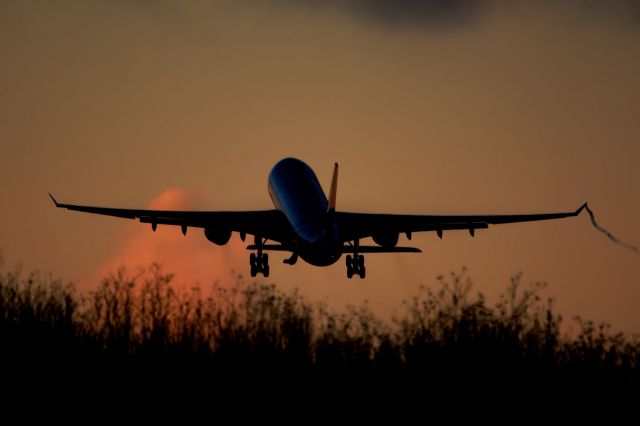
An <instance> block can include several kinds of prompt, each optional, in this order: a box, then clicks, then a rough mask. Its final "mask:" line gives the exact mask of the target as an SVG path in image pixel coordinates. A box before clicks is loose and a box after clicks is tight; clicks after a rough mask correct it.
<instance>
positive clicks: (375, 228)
mask: <svg viewBox="0 0 640 426" xmlns="http://www.w3.org/2000/svg"><path fill="white" fill-rule="evenodd" d="M586 206H587V203H585V204H583V205H582V206H581V207H580V208H578V209H577V210H575V211H572V212H564V213H538V214H516V215H394V214H376V213H349V212H336V221H337V224H338V227H339V229H340V232H341V237H342V239H343V241H351V240H355V239H359V238H366V237H372V236H376V235H381V234H400V233H407V234H410V233H412V232H425V231H435V232H437V233H438V234H439V235H440V236H441V235H442V232H443V231H445V230H460V229H462V230H469V231H470V232H471V234H472V235H473V233H474V232H475V230H476V229H484V228H488V227H489V225H498V224H504V223H517V222H532V221H540V220H550V219H561V218H566V217H572V216H577V215H578V214H580V212H581V211H582V209H584V208H585V207H586Z"/></svg>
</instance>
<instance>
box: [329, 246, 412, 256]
mask: <svg viewBox="0 0 640 426" xmlns="http://www.w3.org/2000/svg"><path fill="white" fill-rule="evenodd" d="M356 251H357V252H358V253H359V254H361V253H422V250H420V249H419V248H416V247H389V248H386V247H381V246H358V248H357V249H356V248H355V247H354V246H349V245H346V246H344V247H342V252H343V253H355V252H356Z"/></svg>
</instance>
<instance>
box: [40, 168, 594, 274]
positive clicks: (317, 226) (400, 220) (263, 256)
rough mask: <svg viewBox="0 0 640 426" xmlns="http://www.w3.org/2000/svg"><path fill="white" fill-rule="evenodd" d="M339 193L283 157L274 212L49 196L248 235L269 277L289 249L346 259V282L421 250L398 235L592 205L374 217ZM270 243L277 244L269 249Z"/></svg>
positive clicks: (148, 219)
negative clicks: (373, 256) (368, 261)
mask: <svg viewBox="0 0 640 426" xmlns="http://www.w3.org/2000/svg"><path fill="white" fill-rule="evenodd" d="M337 189H338V163H336V164H335V166H334V169H333V178H332V181H331V188H330V192H329V199H327V197H326V195H325V193H324V191H323V190H322V187H321V186H320V183H319V182H318V178H317V177H316V175H315V173H314V172H313V170H312V169H311V167H309V166H308V165H307V164H305V163H304V162H302V161H300V160H298V159H295V158H285V159H283V160H280V161H279V162H278V163H277V164H276V165H275V166H274V167H273V169H272V170H271V172H270V173H269V180H268V190H269V196H270V197H271V200H272V201H273V204H274V206H275V209H273V210H261V211H215V212H210V211H165V210H132V209H118V208H108V207H91V206H79V205H71V204H62V203H58V201H56V199H55V198H54V197H53V195H51V194H49V196H50V197H51V199H52V200H53V202H54V204H55V205H56V207H59V208H65V209H69V210H76V211H80V212H86V213H95V214H101V215H107V216H115V217H122V218H127V219H139V220H140V222H142V223H149V224H151V229H153V231H155V230H156V228H157V226H158V225H176V226H180V227H181V228H182V233H183V234H186V233H187V228H188V227H194V228H203V229H204V235H205V237H206V238H207V239H208V240H209V241H211V242H212V243H214V244H217V245H225V244H226V243H227V242H228V241H229V239H230V238H231V233H232V232H238V233H240V238H241V239H242V241H245V238H246V236H247V234H249V235H253V236H254V243H253V244H251V245H249V246H247V249H248V250H251V251H255V253H253V252H252V253H251V254H250V255H249V264H250V267H251V276H252V277H255V276H256V275H257V274H262V275H263V276H265V277H268V276H269V257H268V254H267V253H265V252H266V251H284V252H290V253H291V257H289V258H288V259H285V260H284V261H283V262H284V263H286V264H289V265H293V264H295V263H296V261H297V260H298V257H301V258H302V259H303V260H305V261H306V262H307V263H309V264H311V265H315V266H328V265H332V264H334V263H335V262H337V261H338V260H339V259H340V257H341V256H342V255H343V254H347V256H346V266H347V277H348V278H352V277H353V275H359V276H360V278H364V277H365V274H366V269H365V265H364V256H363V253H420V252H421V250H420V249H418V248H415V247H399V246H398V239H399V236H400V234H404V235H406V237H407V239H409V240H411V236H412V233H414V232H425V231H435V232H436V233H437V235H438V237H440V238H442V234H443V232H444V231H445V230H468V231H469V233H470V234H471V236H472V237H473V236H474V235H475V231H476V229H485V228H488V227H489V225H497V224H502V223H514V222H529V221H537V220H548V219H560V218H565V217H570V216H577V215H578V214H580V212H581V211H582V210H583V209H584V208H585V207H587V203H584V204H583V205H582V206H581V207H580V208H579V209H578V210H576V211H574V212H566V213H546V214H519V215H469V216H442V215H439V216H434V215H397V214H376V213H349V212H341V211H336V195H337ZM367 237H372V238H373V241H374V242H375V243H376V244H377V245H375V246H362V245H360V240H361V239H363V238H367ZM269 241H272V242H275V243H276V244H267V242H269Z"/></svg>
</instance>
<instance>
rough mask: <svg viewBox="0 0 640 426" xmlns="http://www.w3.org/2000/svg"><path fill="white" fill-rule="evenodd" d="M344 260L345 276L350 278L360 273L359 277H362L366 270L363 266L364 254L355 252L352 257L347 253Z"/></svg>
mask: <svg viewBox="0 0 640 426" xmlns="http://www.w3.org/2000/svg"><path fill="white" fill-rule="evenodd" d="M346 260H347V262H346V263H347V278H349V279H350V278H352V277H353V276H354V275H360V278H361V279H363V278H364V277H365V275H366V273H367V270H366V268H365V267H364V256H363V255H361V254H360V255H359V254H357V253H356V254H354V255H353V257H352V256H351V255H350V254H348V255H347V259H346Z"/></svg>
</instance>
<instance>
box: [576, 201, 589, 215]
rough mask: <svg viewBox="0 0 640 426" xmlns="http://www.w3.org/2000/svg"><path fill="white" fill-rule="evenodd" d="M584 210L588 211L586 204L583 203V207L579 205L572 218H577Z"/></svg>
mask: <svg viewBox="0 0 640 426" xmlns="http://www.w3.org/2000/svg"><path fill="white" fill-rule="evenodd" d="M584 209H587V210H589V206H588V205H587V203H584V204H583V205H581V206H580V208H579V209H578V210H576V211H575V213H574V214H573V215H574V216H578V215H579V214H580V213H581V212H582V210H584Z"/></svg>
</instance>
